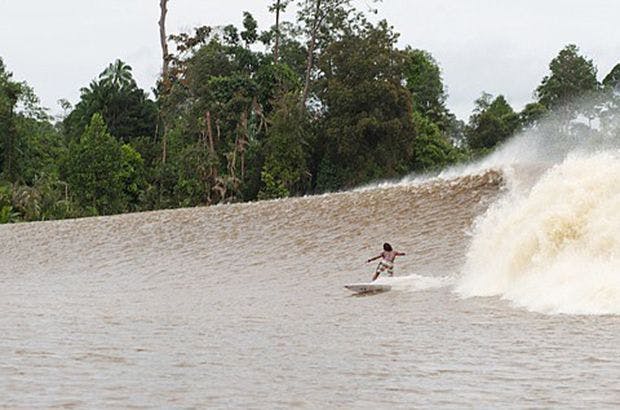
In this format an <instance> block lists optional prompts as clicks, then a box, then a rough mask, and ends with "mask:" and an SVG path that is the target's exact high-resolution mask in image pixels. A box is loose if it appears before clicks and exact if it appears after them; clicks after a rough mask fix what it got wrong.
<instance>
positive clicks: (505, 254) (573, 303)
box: [455, 150, 620, 314]
mask: <svg viewBox="0 0 620 410" xmlns="http://www.w3.org/2000/svg"><path fill="white" fill-rule="evenodd" d="M619 209H620V151H618V150H607V151H605V152H598V153H580V154H579V153H572V154H569V155H568V156H567V157H566V159H565V160H564V161H562V162H560V163H559V164H557V165H554V166H552V167H551V168H549V169H548V170H546V171H544V172H543V174H542V176H541V177H540V178H539V179H537V180H536V182H535V183H534V184H533V186H532V187H531V189H523V187H522V186H521V187H519V188H518V189H517V188H514V187H513V188H512V189H510V190H509V192H508V193H507V194H506V195H505V196H503V197H502V198H501V199H500V200H498V201H497V202H496V203H495V204H493V205H492V206H491V207H490V208H489V209H488V210H487V212H486V213H485V214H484V215H483V216H482V217H481V218H479V219H478V221H477V223H476V224H475V227H474V234H473V238H472V242H471V244H470V248H469V250H468V252H467V258H466V262H465V265H464V267H463V269H462V277H461V278H460V279H459V281H458V283H457V285H456V288H455V289H456V292H457V293H459V294H460V295H462V296H465V297H471V296H500V297H502V298H504V299H507V300H509V301H511V302H512V303H513V304H514V305H516V306H520V307H523V308H526V309H528V310H532V311H537V312H543V313H552V314H553V313H566V314H620V213H619V212H618V210H619Z"/></svg>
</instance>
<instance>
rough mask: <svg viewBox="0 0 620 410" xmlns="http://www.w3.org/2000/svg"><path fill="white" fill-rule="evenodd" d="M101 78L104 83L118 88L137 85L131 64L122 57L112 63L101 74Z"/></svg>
mask: <svg viewBox="0 0 620 410" xmlns="http://www.w3.org/2000/svg"><path fill="white" fill-rule="evenodd" d="M99 79H100V80H101V83H102V84H103V85H106V86H111V87H113V88H116V89H122V88H127V87H134V86H135V85H136V82H135V80H134V79H133V76H132V74H131V66H130V65H129V64H126V63H125V62H123V61H121V60H120V59H118V60H116V61H115V62H114V63H111V64H110V65H109V66H108V67H107V68H106V69H105V70H104V71H103V72H102V73H101V74H100V75H99Z"/></svg>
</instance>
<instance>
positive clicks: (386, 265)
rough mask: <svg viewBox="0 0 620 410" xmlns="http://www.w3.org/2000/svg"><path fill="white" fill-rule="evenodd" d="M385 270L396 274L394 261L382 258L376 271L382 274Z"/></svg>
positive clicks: (390, 274)
mask: <svg viewBox="0 0 620 410" xmlns="http://www.w3.org/2000/svg"><path fill="white" fill-rule="evenodd" d="M383 272H387V274H388V275H389V276H394V263H392V262H390V261H386V260H385V259H383V260H381V262H379V264H378V265H377V270H376V271H375V273H377V274H380V273H383Z"/></svg>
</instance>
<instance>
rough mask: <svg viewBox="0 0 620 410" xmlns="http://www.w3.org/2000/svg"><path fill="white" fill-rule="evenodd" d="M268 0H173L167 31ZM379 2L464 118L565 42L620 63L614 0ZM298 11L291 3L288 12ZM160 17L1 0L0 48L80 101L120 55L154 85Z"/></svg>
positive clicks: (260, 8)
mask: <svg viewBox="0 0 620 410" xmlns="http://www.w3.org/2000/svg"><path fill="white" fill-rule="evenodd" d="M269 3H271V0H227V1H225V0H170V2H169V15H168V24H167V26H168V33H174V32H179V31H186V30H189V29H191V28H192V27H195V26H198V25H213V26H215V25H225V24H230V23H234V24H237V25H240V23H241V19H242V17H241V13H242V11H245V10H247V11H250V12H251V13H252V14H253V15H254V16H255V18H256V19H257V20H258V21H259V25H260V26H259V28H261V29H266V28H267V27H268V26H269V25H270V24H272V16H271V15H270V14H269V12H268V10H267V7H268V4H269ZM367 3H368V1H367V0H366V1H364V0H358V4H359V5H360V7H364V4H367ZM378 8H379V17H383V18H386V19H387V20H388V21H389V22H390V23H391V24H392V25H394V26H395V29H396V31H397V32H400V33H401V38H400V44H401V46H403V47H404V46H405V45H411V46H412V47H414V48H422V49H425V50H427V51H430V52H431V53H432V54H433V55H434V57H435V58H436V59H437V61H438V62H439V64H440V66H441V68H442V70H443V77H444V83H445V84H446V86H447V89H448V94H449V98H448V106H449V108H450V109H451V110H452V111H453V112H455V113H456V114H457V116H458V117H459V118H461V119H467V118H468V116H469V114H470V113H471V110H472V107H473V101H474V100H475V99H476V98H478V97H479V96H480V94H481V93H482V91H486V92H490V93H492V94H495V95H497V94H500V93H501V94H504V95H505V96H506V98H507V99H508V101H509V102H510V103H511V104H512V105H513V107H514V108H515V109H521V108H522V107H523V105H524V104H525V103H527V102H529V101H531V99H532V93H533V91H534V89H535V88H536V87H537V85H538V84H539V83H540V81H541V80H542V78H543V76H544V75H545V74H546V73H547V71H548V65H549V62H550V60H551V59H552V58H553V57H554V56H556V55H557V53H558V52H559V50H560V49H561V48H562V47H564V46H565V45H566V44H568V43H575V44H577V45H578V46H579V47H580V49H581V52H582V54H585V55H586V56H587V57H588V58H591V59H593V60H594V62H595V64H596V65H597V67H598V69H599V79H602V77H603V76H604V75H606V74H607V73H608V72H609V71H610V70H611V68H612V67H613V66H614V65H615V64H616V63H618V62H620V24H619V16H620V1H619V0H589V1H585V0H384V1H383V3H380V4H379V5H378ZM294 17H295V14H294V10H293V9H292V8H291V9H290V10H289V11H288V12H287V13H286V15H285V18H289V19H293V18H294ZM158 18H159V0H105V1H104V0H53V1H52V0H0V57H2V58H3V60H4V62H5V64H6V65H7V66H8V68H9V70H10V71H12V72H13V73H14V76H15V78H16V79H18V80H26V81H27V82H28V83H29V84H30V85H31V86H33V87H34V89H35V91H36V93H37V94H38V95H39V96H40V97H41V100H42V102H43V105H44V106H46V107H49V108H51V109H52V111H53V112H59V111H60V108H59V107H58V105H57V103H56V101H57V100H58V99H60V98H67V99H68V100H70V101H71V102H72V103H75V102H77V100H78V98H79V89H80V88H81V87H83V86H86V85H88V83H89V82H90V81H91V80H92V79H93V78H95V77H96V76H97V75H98V74H99V73H100V72H101V71H103V69H104V68H105V67H106V66H107V65H108V64H109V63H110V62H112V61H114V60H115V59H116V58H121V59H122V60H124V61H126V62H127V63H129V64H130V65H131V66H132V67H133V69H134V76H135V77H136V80H137V81H138V84H139V85H140V86H141V87H142V88H144V89H146V90H150V89H151V88H152V86H153V85H154V83H155V79H156V77H157V75H158V72H159V69H160V59H161V57H160V55H161V51H160V48H159V37H158V36H159V34H158V27H157V20H158Z"/></svg>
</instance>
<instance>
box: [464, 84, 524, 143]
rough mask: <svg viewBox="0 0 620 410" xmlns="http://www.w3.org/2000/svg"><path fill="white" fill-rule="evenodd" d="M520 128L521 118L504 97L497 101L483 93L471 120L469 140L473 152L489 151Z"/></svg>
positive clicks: (468, 130)
mask: <svg viewBox="0 0 620 410" xmlns="http://www.w3.org/2000/svg"><path fill="white" fill-rule="evenodd" d="M518 128H519V116H518V115H517V114H516V113H515V112H514V110H513V109H512V107H511V106H510V105H509V104H508V102H507V101H506V99H505V98H504V96H502V95H499V96H497V97H496V98H495V99H493V96H492V95H491V94H487V93H482V96H481V97H480V98H479V99H478V100H476V105H475V108H474V114H473V115H472V116H471V117H470V119H469V125H468V127H467V132H466V133H467V140H468V144H469V147H470V148H471V149H473V150H488V149H491V148H493V147H495V146H496V145H497V144H499V143H501V142H503V141H505V140H506V139H508V137H510V136H511V135H513V134H514V132H515V131H516V130H517V129H518Z"/></svg>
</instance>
